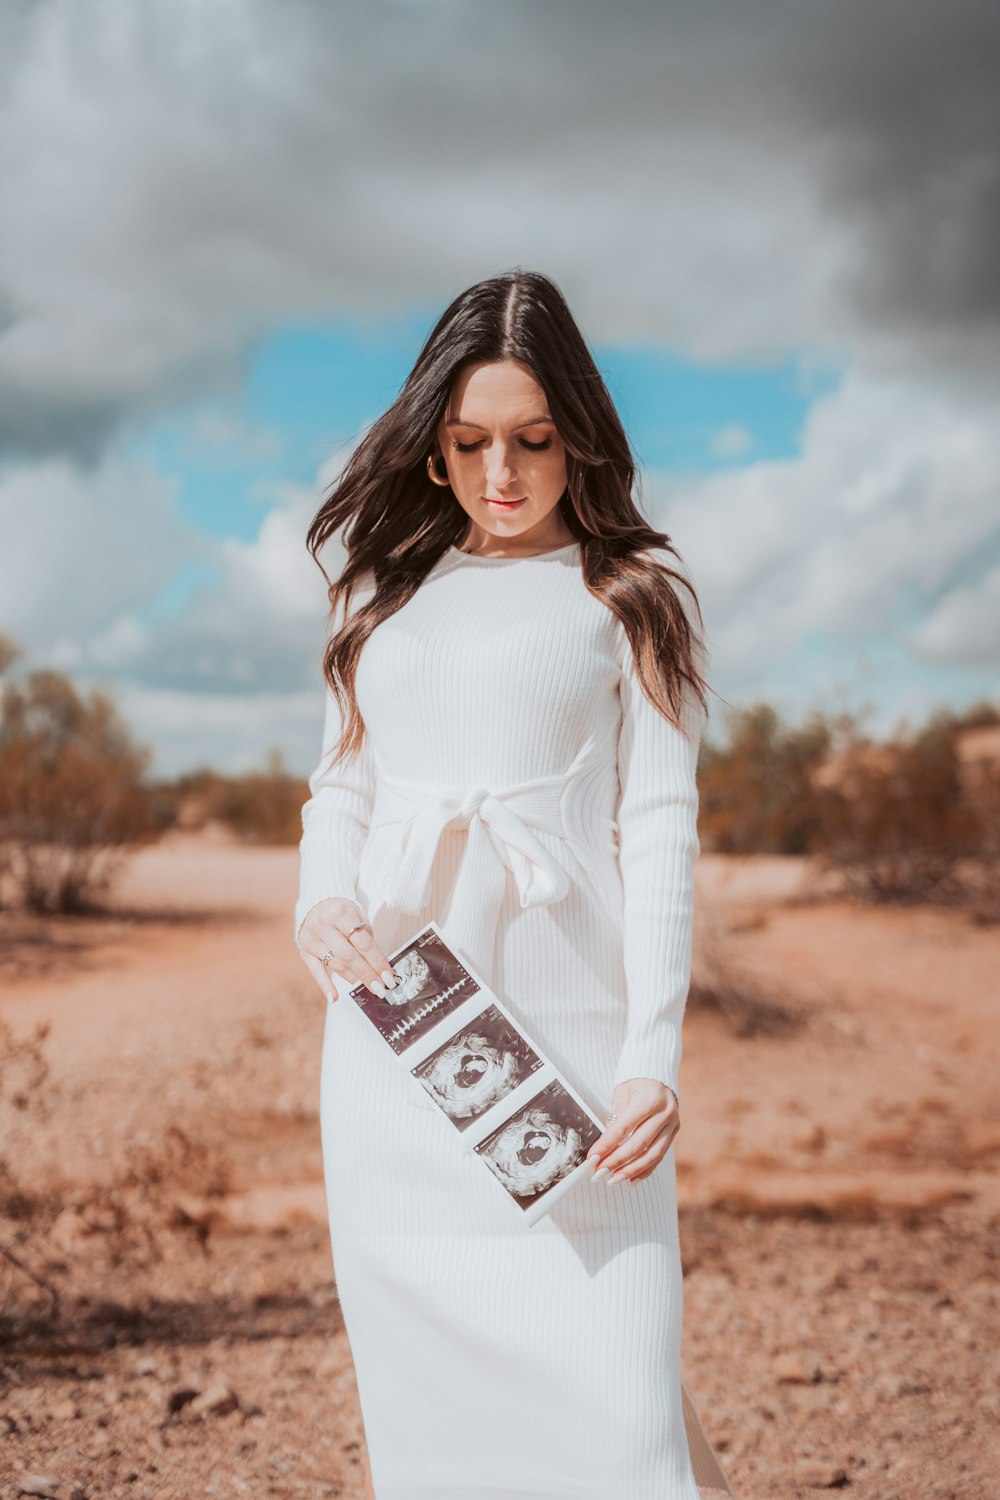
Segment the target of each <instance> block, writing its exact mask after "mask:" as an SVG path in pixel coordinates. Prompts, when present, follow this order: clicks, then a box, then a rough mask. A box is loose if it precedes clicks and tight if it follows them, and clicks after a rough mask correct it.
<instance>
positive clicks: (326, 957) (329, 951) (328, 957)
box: [320, 948, 333, 969]
mask: <svg viewBox="0 0 1000 1500" xmlns="http://www.w3.org/2000/svg"><path fill="white" fill-rule="evenodd" d="M331 958H333V949H332V948H328V949H327V950H326V952H325V953H324V954H323V957H322V958H321V959H320V963H321V964H322V965H323V967H324V969H325V968H326V966H327V964H328V963H329V962H330V960H331Z"/></svg>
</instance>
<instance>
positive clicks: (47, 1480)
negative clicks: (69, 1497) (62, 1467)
mask: <svg viewBox="0 0 1000 1500" xmlns="http://www.w3.org/2000/svg"><path fill="white" fill-rule="evenodd" d="M17 1489H18V1494H20V1495H47V1496H48V1497H49V1500H59V1496H60V1491H61V1490H62V1480H61V1479H56V1478H54V1477H53V1475H51V1474H25V1475H23V1477H22V1478H21V1479H19V1480H18V1481H17Z"/></svg>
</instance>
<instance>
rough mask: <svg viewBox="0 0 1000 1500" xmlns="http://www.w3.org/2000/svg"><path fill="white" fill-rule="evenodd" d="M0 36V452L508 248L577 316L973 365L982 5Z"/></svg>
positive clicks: (979, 316)
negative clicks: (284, 329) (288, 324)
mask: <svg viewBox="0 0 1000 1500" xmlns="http://www.w3.org/2000/svg"><path fill="white" fill-rule="evenodd" d="M0 51H2V54H3V58H4V61H3V63H2V64H0V68H2V73H0V212H2V215H3V231H2V235H0V453H4V452H5V453H6V454H7V455H8V456H10V455H21V456H35V457H40V456H44V455H47V454H51V453H63V454H66V455H69V456H71V457H73V458H75V459H76V460H77V461H80V462H84V463H86V464H88V465H94V464H96V463H97V462H98V461H99V458H100V454H101V451H102V449H103V447H104V445H105V444H106V443H107V442H108V440H109V438H110V437H111V436H112V434H113V433H114V431H115V430H116V428H117V427H118V426H119V424H120V423H121V422H122V420H123V419H125V418H127V417H129V416H133V415H139V416H141V414H142V413H143V412H144V411H147V410H150V409H153V408H154V407H155V406H156V405H157V403H159V402H161V401H163V400H165V399H170V397H171V396H172V395H173V394H175V393H178V392H180V391H184V392H185V393H187V394H191V393H192V392H195V391H198V390H205V391H208V390H211V389H214V388H217V387H218V386H219V385H220V384H223V385H224V384H226V383H231V382H232V381H234V380H235V379H236V378H237V377H238V372H239V371H240V369H241V368H242V367H243V363H244V361H245V358H246V355H247V351H248V350H249V349H250V348H251V347H252V345H253V343H254V341H255V340H256V339H258V338H260V337H262V336H263V335H264V334H266V332H267V331H268V330H269V329H270V328H272V327H274V326H275V325H276V324H280V323H282V322H284V321H286V320H298V319H303V318H309V319H316V318H322V317H325V316H335V315H338V314H343V313H345V312H346V313H350V314H352V315H354V316H357V317H359V318H362V319H366V318H371V319H376V318H380V317H384V316H387V315H391V314H392V313H394V312H396V311H399V310H402V309H404V308H409V307H412V306H413V305H414V304H420V305H424V304H426V305H430V306H436V305H441V304H443V303H444V302H445V301H446V300H448V299H449V298H450V297H451V296H452V295H454V294H455V293H456V292H457V291H458V290H460V289H461V288H462V287H463V286H465V285H467V284H468V283H469V282H470V281H472V280H476V279H479V277H480V276H482V275H487V274H490V273H491V272H493V271H498V270H501V269H505V268H506V267H508V266H509V265H512V264H522V265H527V266H531V267H532V268H534V269H539V270H544V271H547V272H548V273H549V274H550V275H553V276H555V278H556V279H557V280H558V281H559V282H560V284H561V285H562V287H563V289H564V290H565V291H566V293H567V295H568V296H569V298H570V302H571V305H573V307H574V310H575V311H576V312H577V314H578V316H579V317H580V319H581V322H582V324H583V325H584V328H585V331H586V333H587V336H588V337H589V338H590V339H591V340H592V341H594V342H615V341H628V340H640V339H641V340H642V341H644V342H645V341H651V342H656V343H659V344H661V345H668V346H671V347H673V348H675V349H677V350H679V351H680V352H682V353H686V354H688V355H691V356H694V357H698V358H705V359H737V358H757V357H768V356H772V355H773V356H778V355H780V354H782V353H786V352H788V351H795V350H799V349H802V348H806V347H817V346H822V347H823V348H825V349H827V350H828V351H831V352H833V353H836V354H839V355H840V356H841V357H843V358H844V359H845V360H847V361H849V362H850V363H852V364H853V365H855V366H858V367H862V368H864V367H870V368H872V369H876V368H877V369H880V370H882V371H892V370H893V369H906V370H908V371H911V372H912V370H913V369H914V368H915V367H924V368H926V369H927V370H928V372H929V373H930V372H933V373H934V376H935V378H938V379H941V380H948V381H952V382H955V383H956V385H958V386H961V385H963V384H966V385H969V386H973V385H979V384H981V383H982V382H983V381H990V382H995V381H996V380H997V366H998V361H997V335H998V322H1000V309H998V289H997V276H996V270H995V268H996V266H997V265H998V264H1000V90H998V89H997V87H996V80H997V77H998V76H1000V66H998V65H1000V11H998V10H997V9H996V7H993V6H989V5H985V4H977V3H973V0H954V3H949V4H948V5H947V6H942V5H935V4H930V3H928V0H907V3H903V0H887V3H883V4H880V5H878V6H870V5H864V4H861V3H859V0H842V3H838V4H836V5H834V4H820V5H811V6H808V7H807V6H803V5H802V4H801V3H797V0H796V3H791V0H769V3H767V4H764V5H760V6H752V7H751V6H738V5H735V4H725V5H723V4H704V3H703V4H697V5H696V4H693V3H688V4H671V5H669V6H665V5H662V4H659V3H655V4H654V3H643V4H640V3H636V0H631V3H624V4H623V3H618V4H615V5H614V6H611V5H608V4H605V3H600V4H598V3H594V0H547V3H546V4H544V5H538V4H536V3H528V0H512V3H511V0H508V3H504V4H502V5H496V6H483V5H481V4H477V3H473V0H395V3H388V0H363V3H358V0H351V3H343V0H342V3H338V4H337V5H336V6H332V5H330V6H327V5H322V4H319V3H306V0H280V3H279V0H242V3H238V4H237V3H227V4H219V5H210V6H204V5H196V4H194V3H192V0H147V3H146V4H144V5H143V6H141V7H129V6H122V5H117V4H112V3H103V0H48V3H44V0H43V3H37V4H21V5H19V6H13V7H10V6H8V7H7V8H6V9H5V11H4V19H3V23H2V32H0Z"/></svg>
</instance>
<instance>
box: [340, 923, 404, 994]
mask: <svg viewBox="0 0 1000 1500" xmlns="http://www.w3.org/2000/svg"><path fill="white" fill-rule="evenodd" d="M353 925H354V924H353V923H352V926H353ZM345 936H346V934H345ZM347 941H348V942H349V943H350V945H351V947H352V948H354V949H356V950H357V952H358V953H360V955H361V957H362V959H363V960H364V963H365V965H366V968H365V972H364V975H363V976H362V977H363V978H364V982H365V983H366V984H368V986H369V988H371V985H370V984H369V981H370V980H375V981H381V983H382V984H383V985H384V986H385V988H386V989H390V990H392V989H395V988H396V985H397V984H398V983H399V980H398V978H397V976H396V974H395V973H394V972H393V967H392V964H391V963H390V962H389V960H388V959H387V958H386V956H385V954H384V953H383V952H382V949H381V948H380V947H379V945H378V943H377V942H376V941H375V934H374V933H373V932H372V930H371V927H370V926H369V925H368V923H367V922H366V923H365V925H364V926H363V927H359V928H358V930H357V932H352V933H351V934H350V936H349V937H348V938H347ZM375 993H376V994H378V990H377V989H376V990H375Z"/></svg>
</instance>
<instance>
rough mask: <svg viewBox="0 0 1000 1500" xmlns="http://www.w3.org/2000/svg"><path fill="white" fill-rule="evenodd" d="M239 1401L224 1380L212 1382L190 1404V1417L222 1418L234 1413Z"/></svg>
mask: <svg viewBox="0 0 1000 1500" xmlns="http://www.w3.org/2000/svg"><path fill="white" fill-rule="evenodd" d="M239 1404H240V1401H239V1397H238V1396H237V1394H236V1392H235V1391H234V1390H233V1388H232V1386H230V1385H227V1384H226V1382H225V1381H224V1380H213V1381H212V1384H211V1385H210V1386H209V1387H208V1388H207V1390H204V1391H202V1393H201V1395H200V1396H196V1397H195V1399H194V1400H193V1401H192V1402H191V1415H192V1416H199V1417H222V1416H225V1414H226V1413H227V1412H231V1411H235V1410H236V1408H237V1407H238V1406H239Z"/></svg>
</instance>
